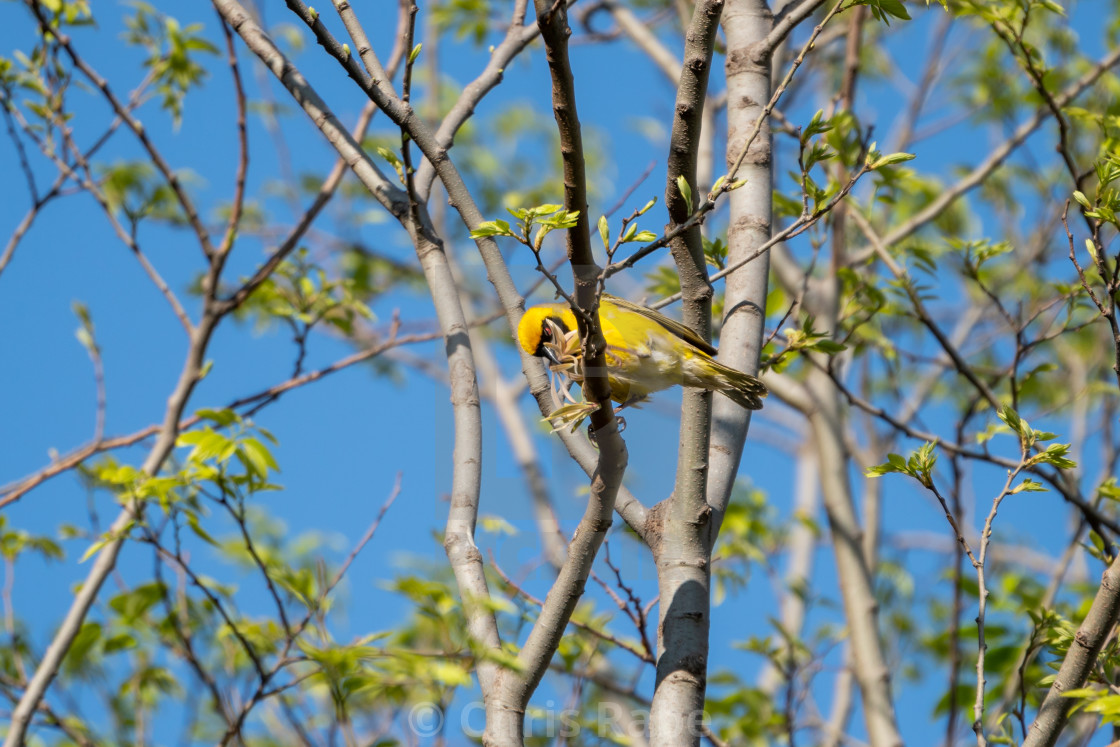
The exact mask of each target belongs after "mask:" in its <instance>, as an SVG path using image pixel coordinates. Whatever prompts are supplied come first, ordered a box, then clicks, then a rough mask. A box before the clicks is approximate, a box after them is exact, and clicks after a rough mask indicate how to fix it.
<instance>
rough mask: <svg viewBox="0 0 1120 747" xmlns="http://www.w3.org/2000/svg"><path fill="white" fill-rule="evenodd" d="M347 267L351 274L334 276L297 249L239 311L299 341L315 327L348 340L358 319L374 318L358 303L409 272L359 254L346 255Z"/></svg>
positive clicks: (366, 307)
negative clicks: (282, 327)
mask: <svg viewBox="0 0 1120 747" xmlns="http://www.w3.org/2000/svg"><path fill="white" fill-rule="evenodd" d="M347 263H348V265H349V267H351V268H352V269H351V270H350V272H351V273H352V274H351V276H350V277H342V278H334V277H331V275H329V274H328V273H327V271H326V269H325V268H323V267H321V266H320V265H318V264H316V263H314V262H312V261H311V259H310V255H309V254H308V252H307V250H305V249H301V250H300V251H298V252H296V253H295V255H294V258H293V259H287V260H284V261H283V262H281V263H280V264H279V265H278V266H277V267H276V270H275V271H274V272H273V273H272V274H271V275H270V276H269V277H268V279H267V280H265V281H264V282H263V283H261V284H260V286H259V287H258V288H257V289H256V291H255V292H254V293H253V295H252V296H250V298H249V300H248V302H247V303H246V304H245V305H244V307H243V308H244V311H243V313H246V314H249V315H252V316H255V317H256V319H257V323H258V325H259V326H261V327H265V326H268V325H270V324H272V323H274V322H275V321H277V320H281V321H283V322H285V323H287V324H288V325H289V326H290V327H292V328H293V330H294V331H296V334H297V337H299V338H301V339H302V338H305V337H306V336H307V333H308V332H309V331H310V330H311V329H312V328H313V327H316V326H318V325H320V324H326V325H328V326H329V327H331V328H333V329H335V330H337V331H338V332H339V333H341V334H343V335H346V336H350V335H352V334H353V333H354V331H355V329H356V325H357V324H358V322H359V320H367V321H368V320H372V319H373V318H374V316H373V312H372V311H370V309H369V306H367V305H366V303H365V301H364V300H363V299H365V298H369V297H372V296H375V295H377V294H378V293H380V292H381V291H382V290H383V289H384V288H385V287H386V286H387V285H389V284H391V283H392V282H393V279H394V278H396V277H402V276H407V275H408V274H409V273H408V271H407V270H405V271H403V272H402V271H401V270H399V269H398V268H397V267H394V266H390V265H386V264H384V263H382V262H379V260H378V259H377V258H375V257H370V258H368V260H367V259H366V258H365V257H363V255H362V254H361V253H360V252H358V251H355V252H351V253H350V254H348V255H347ZM379 276H380V277H379ZM382 278H384V279H382Z"/></svg>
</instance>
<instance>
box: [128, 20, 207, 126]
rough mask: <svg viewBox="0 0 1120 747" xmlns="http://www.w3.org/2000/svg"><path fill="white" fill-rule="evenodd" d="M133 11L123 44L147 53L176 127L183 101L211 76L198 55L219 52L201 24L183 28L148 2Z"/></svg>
mask: <svg viewBox="0 0 1120 747" xmlns="http://www.w3.org/2000/svg"><path fill="white" fill-rule="evenodd" d="M132 7H133V9H134V11H133V13H132V15H129V16H125V26H126V29H127V30H126V31H125V33H124V40H125V41H126V42H127V43H129V44H132V45H135V46H138V47H140V48H142V49H143V50H144V51H145V52H146V53H147V55H148V57H147V59H146V60H145V62H144V65H145V67H147V68H148V70H149V73H150V74H151V76H152V78H153V81H154V83H155V87H156V91H157V92H158V93H159V94H160V97H161V99H162V104H163V108H164V109H167V110H168V111H169V112H170V113H171V117H172V120H173V121H174V122H175V124H176V126H177V125H178V124H179V122H180V121H181V120H182V118H183V100H184V98H185V97H186V95H187V93H188V92H189V91H190V90H191V89H192V88H195V87H198V86H200V85H202V82H203V81H204V80H205V78H206V76H207V74H208V72H207V70H206V68H205V66H204V65H203V64H202V63H201V62H199V60H198V55H199V54H212V55H216V54H217V53H218V48H217V47H215V46H214V45H213V44H212V43H210V42H209V41H208V40H207V39H206V38H205V37H204V36H203V35H202V24H200V23H193V24H188V25H187V26H181V25H180V24H179V21H177V20H176V19H174V18H172V17H171V16H168V15H165V14H163V13H161V12H159V11H158V10H157V9H156V8H155V7H154V6H152V5H150V4H148V3H146V2H138V1H136V2H133V3H132Z"/></svg>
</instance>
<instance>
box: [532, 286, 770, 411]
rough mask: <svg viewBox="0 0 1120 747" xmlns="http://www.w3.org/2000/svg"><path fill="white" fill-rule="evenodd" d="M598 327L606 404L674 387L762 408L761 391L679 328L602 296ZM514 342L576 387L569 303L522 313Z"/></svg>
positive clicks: (575, 340)
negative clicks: (604, 366) (604, 364)
mask: <svg viewBox="0 0 1120 747" xmlns="http://www.w3.org/2000/svg"><path fill="white" fill-rule="evenodd" d="M599 324H600V325H601V326H602V329H603V336H604V338H606V341H607V350H606V360H607V374H608V378H609V381H610V385H611V399H613V400H614V401H615V402H618V403H619V404H620V405H621V406H622V407H625V406H627V405H631V404H634V403H636V402H639V401H641V400H643V399H645V398H646V397H647V396H649V395H650V394H652V393H653V392H659V391H661V390H662V389H668V388H669V387H671V386H676V385H678V384H679V385H682V386H691V387H698V388H700V389H710V390H712V391H716V392H719V393H720V394H723V395H724V396H725V397H727V398H729V399H730V400H731V401H732V402H735V403H736V404H738V405H740V406H741V407H745V408H747V409H748V410H758V409H760V408H761V407H762V397H765V396H766V394H767V391H766V385H765V384H763V383H762V382H761V381H759V380H758V378H756V377H754V376H751V375H750V374H746V373H743V372H742V371H736V370H735V369H734V368H730V367H729V366H725V365H723V364H722V363H720V362H718V361H716V360H715V359H713V358H712V356H714V355H715V354H716V349H715V348H714V347H712V345H711V344H710V343H707V342H705V341H704V340H703V339H702V338H701V337H700V336H699V335H697V334H696V333H695V332H693V331H692V330H691V329H689V328H688V327H686V326H685V325H683V324H681V323H680V322H678V321H674V320H673V319H670V318H669V317H667V316H665V315H664V314H659V313H658V312H656V311H654V310H653V309H649V308H646V307H645V306H639V305H638V304H634V303H630V302H629V301H626V300H624V299H621V298H616V297H615V296H610V295H606V294H604V295H603V297H602V299H601V301H600V303H599ZM517 340H518V342H519V343H520V344H521V347H522V348H523V349H524V350H525V352H526V353H529V354H530V355H534V356H537V357H539V358H546V359H548V360H549V361H550V362H551V363H552V366H551V368H552V370H553V371H557V372H559V373H563V374H565V375H566V376H567V377H568V378H569V379H570V380H572V381H574V382H576V383H580V382H582V380H583V368H582V363H581V358H582V350H581V348H580V340H579V332H578V327H577V324H576V316H575V314H574V313H573V312H572V310H571V308H570V307H569V306H568V304H566V303H550V304H540V305H538V306H533V307H531V308H529V309H526V310H525V316H523V317H521V322H520V323H519V324H518V325H517ZM619 409H621V407H620V408H619Z"/></svg>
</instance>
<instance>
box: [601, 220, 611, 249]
mask: <svg viewBox="0 0 1120 747" xmlns="http://www.w3.org/2000/svg"><path fill="white" fill-rule="evenodd" d="M610 230H611V228H610V225H609V224H608V223H607V216H605V215H600V216H599V238H601V239H602V240H603V249H607V250H609V249H610V248H611V237H610Z"/></svg>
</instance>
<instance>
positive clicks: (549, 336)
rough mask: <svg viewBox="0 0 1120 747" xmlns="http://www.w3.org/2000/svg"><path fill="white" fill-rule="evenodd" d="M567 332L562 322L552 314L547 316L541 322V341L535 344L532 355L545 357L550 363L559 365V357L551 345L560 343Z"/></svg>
mask: <svg viewBox="0 0 1120 747" xmlns="http://www.w3.org/2000/svg"><path fill="white" fill-rule="evenodd" d="M567 333H568V328H567V327H566V326H564V322H562V321H560V319H559V318H557V317H554V316H551V317H548V318H547V319H545V320H544V321H543V322H541V342H540V344H539V345H537V350H536V352H534V353H533V355H535V356H537V357H538V358H547V359H548V360H549V361H550V362H551V363H552V365H554V366H559V365H560V357H559V356H558V355H557V354H556V349H555V348H554V347H553V346H554V345H562V344H563V340H564V335H566V334H567ZM546 343H548V344H546Z"/></svg>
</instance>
